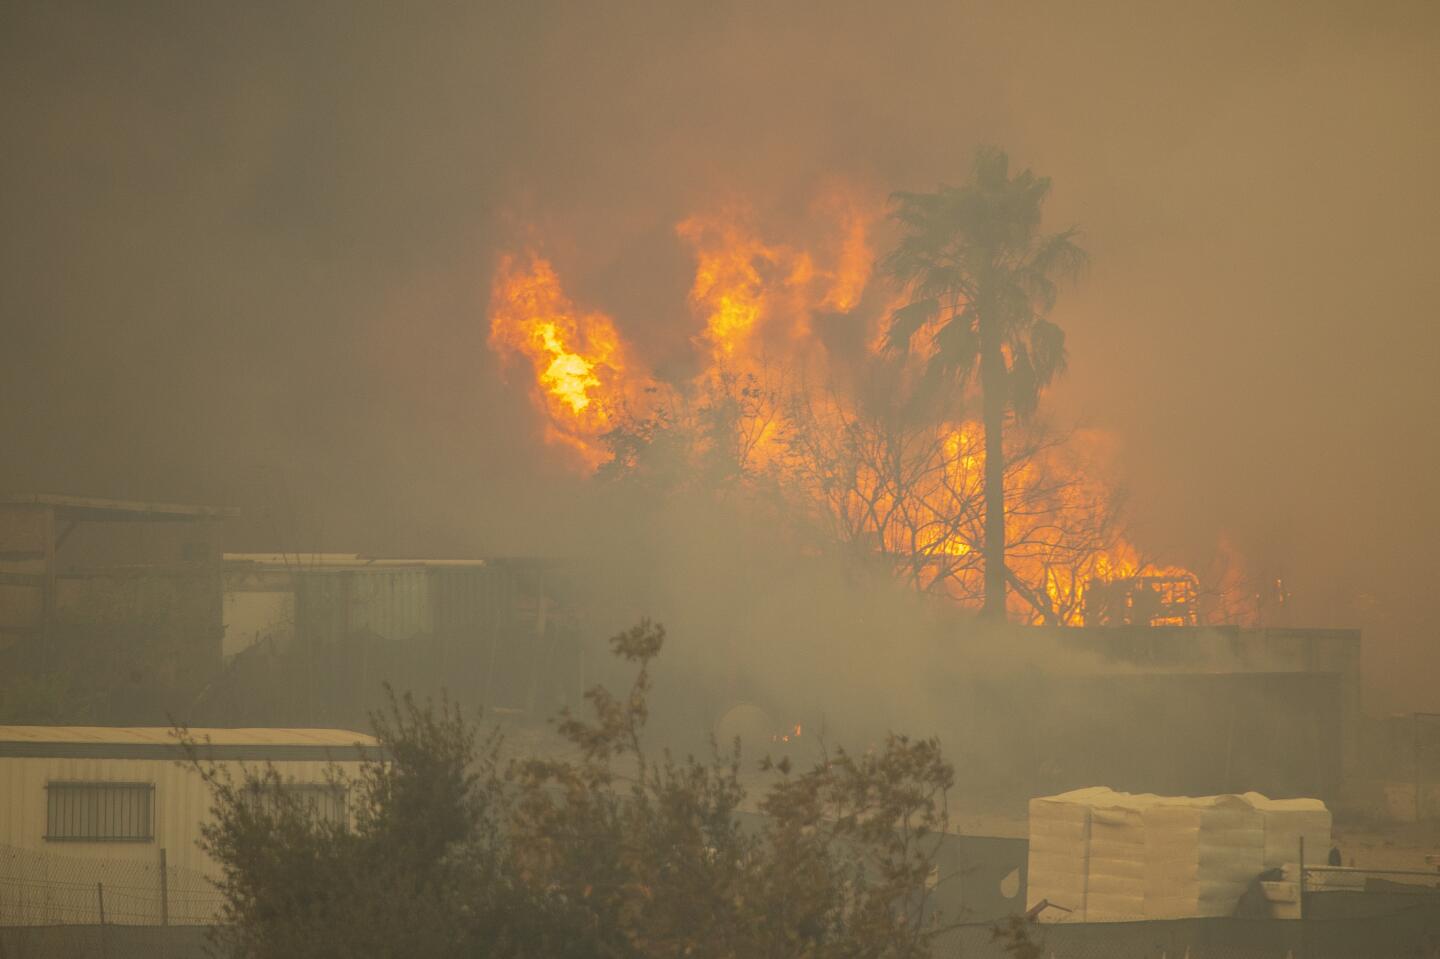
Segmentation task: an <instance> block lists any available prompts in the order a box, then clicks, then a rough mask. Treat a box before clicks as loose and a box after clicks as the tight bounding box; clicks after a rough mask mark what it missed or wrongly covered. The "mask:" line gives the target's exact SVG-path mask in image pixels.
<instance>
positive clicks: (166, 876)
mask: <svg viewBox="0 0 1440 959" xmlns="http://www.w3.org/2000/svg"><path fill="white" fill-rule="evenodd" d="M169 955H170V870H169V869H167V868H166V864H165V847H164V846H161V847H160V959H168V957H169Z"/></svg>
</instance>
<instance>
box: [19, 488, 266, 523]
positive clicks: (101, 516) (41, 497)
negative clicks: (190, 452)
mask: <svg viewBox="0 0 1440 959" xmlns="http://www.w3.org/2000/svg"><path fill="white" fill-rule="evenodd" d="M6 506H39V507H46V508H49V509H53V510H54V511H55V513H56V515H58V516H60V517H62V518H64V519H74V520H89V521H91V522H102V523H137V522H138V523H165V522H197V521H208V520H221V519H229V518H231V517H233V516H236V515H238V514H239V511H238V510H236V509H234V508H232V507H228V506H196V505H187V504H184V503H150V502H143V501H140V500H123V499H98V498H96V497H92V496H62V495H60V494H57V493H0V508H4V507H6Z"/></svg>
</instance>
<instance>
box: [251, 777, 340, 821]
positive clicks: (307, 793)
mask: <svg viewBox="0 0 1440 959" xmlns="http://www.w3.org/2000/svg"><path fill="white" fill-rule="evenodd" d="M274 788H275V787H274V784H271V783H266V784H264V785H260V786H258V788H257V789H256V792H257V794H258V795H257V796H256V798H257V799H268V800H269V802H268V806H269V808H270V809H271V811H274V810H275V808H276V803H275V797H274V793H273V791H272V790H273V789H274ZM280 792H281V794H282V795H284V796H286V797H293V798H295V799H298V800H299V801H300V803H301V805H302V806H303V807H304V808H306V809H307V810H308V811H309V812H310V814H311V815H312V816H313V817H314V818H315V820H316V821H317V822H324V823H334V824H336V825H340V826H347V825H349V822H350V816H349V811H348V810H347V808H346V802H345V800H346V796H345V793H346V790H345V787H344V786H341V785H338V784H337V785H331V784H330V783H282V784H280Z"/></svg>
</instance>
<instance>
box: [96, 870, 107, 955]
mask: <svg viewBox="0 0 1440 959" xmlns="http://www.w3.org/2000/svg"><path fill="white" fill-rule="evenodd" d="M95 898H96V899H97V900H98V901H99V903H100V957H101V959H105V957H106V956H108V955H109V953H110V950H109V948H108V943H106V941H105V884H104V883H103V882H97V883H96V884H95Z"/></svg>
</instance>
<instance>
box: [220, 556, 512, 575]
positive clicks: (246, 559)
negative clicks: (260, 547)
mask: <svg viewBox="0 0 1440 959" xmlns="http://www.w3.org/2000/svg"><path fill="white" fill-rule="evenodd" d="M224 560H225V562H226V563H227V564H229V565H231V566H240V565H246V564H248V565H253V566H263V567H274V568H277V569H285V570H305V571H307V572H308V571H309V570H313V569H330V568H334V569H376V568H382V567H383V568H391V567H400V568H412V569H428V568H431V567H450V566H458V567H478V566H489V565H491V563H490V561H489V560H485V559H405V558H401V557H384V556H367V555H365V554H364V553H226V554H225V555H224Z"/></svg>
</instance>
